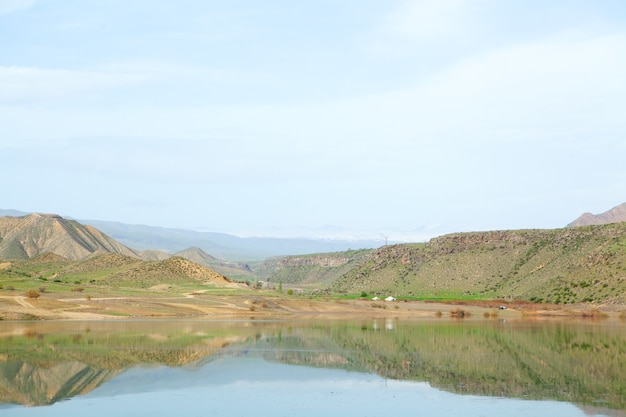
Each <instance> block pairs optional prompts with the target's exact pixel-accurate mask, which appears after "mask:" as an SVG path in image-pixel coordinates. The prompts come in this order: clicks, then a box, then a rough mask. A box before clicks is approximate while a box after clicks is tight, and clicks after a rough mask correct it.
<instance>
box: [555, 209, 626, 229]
mask: <svg viewBox="0 0 626 417" xmlns="http://www.w3.org/2000/svg"><path fill="white" fill-rule="evenodd" d="M620 222H626V203H623V204H620V205H619V206H616V207H613V208H612V209H611V210H608V211H605V212H604V213H600V214H591V213H583V214H582V215H580V217H578V218H577V219H576V220H574V221H573V222H571V223H570V224H568V225H567V227H578V226H591V225H596V224H609V223H620Z"/></svg>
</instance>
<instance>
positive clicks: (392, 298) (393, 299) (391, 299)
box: [385, 296, 396, 301]
mask: <svg viewBox="0 0 626 417" xmlns="http://www.w3.org/2000/svg"><path fill="white" fill-rule="evenodd" d="M385 301H396V299H395V298H394V297H392V296H389V297H387V298H385Z"/></svg>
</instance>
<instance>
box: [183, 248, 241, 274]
mask: <svg viewBox="0 0 626 417" xmlns="http://www.w3.org/2000/svg"><path fill="white" fill-rule="evenodd" d="M174 256H178V257H181V258H185V259H188V260H190V261H192V262H195V263H197V264H200V265H204V266H207V267H209V268H211V269H213V270H215V271H217V272H219V273H220V274H223V275H225V276H227V277H229V278H231V279H237V280H242V279H243V280H245V279H249V278H251V277H252V271H251V270H250V266H249V265H248V264H245V263H242V262H229V261H224V260H221V259H217V258H216V257H214V256H211V255H209V254H208V253H206V252H205V251H203V250H202V249H200V248H187V249H185V250H182V251H178V252H176V253H175V254H174Z"/></svg>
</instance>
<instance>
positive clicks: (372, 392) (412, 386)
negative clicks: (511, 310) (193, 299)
mask: <svg viewBox="0 0 626 417" xmlns="http://www.w3.org/2000/svg"><path fill="white" fill-rule="evenodd" d="M624 375H626V327H625V326H624V324H623V323H619V322H616V323H600V324H598V323H567V322H546V323H529V322H523V321H520V322H511V323H506V322H498V321H485V322H463V321H447V320H442V321H432V322H429V321H425V322H424V321H422V322H405V321H399V320H394V319H389V320H372V321H369V320H364V321H362V322H341V323H337V322H331V323H328V322H326V323H313V322H271V321H250V322H207V321H189V322H187V321H169V322H168V321H138V322H126V321H124V322H41V323H8V322H7V323H1V324H0V402H2V403H5V405H4V406H2V405H0V415H1V414H5V413H8V414H7V415H24V416H35V415H46V416H49V415H53V414H51V412H52V411H54V410H59V413H65V415H73V413H71V412H70V411H69V410H71V408H72V407H80V406H81V404H82V405H83V406H86V404H90V407H93V406H94V405H97V408H98V409H99V410H100V411H102V412H104V410H108V411H109V412H108V414H102V415H111V414H116V415H123V414H120V412H119V411H116V412H114V411H112V410H111V407H115V406H116V404H117V406H118V407H122V406H123V407H122V408H121V409H124V407H126V409H127V410H135V411H137V410H138V409H141V407H149V406H153V407H155V408H154V410H157V411H159V412H161V414H158V413H157V414H154V413H153V414H152V415H173V414H168V413H166V412H165V411H164V410H166V409H167V408H168V407H167V406H166V405H164V404H163V405H159V406H158V407H156V405H157V404H160V401H161V400H163V401H165V399H166V398H169V399H168V401H170V402H171V401H173V403H174V405H176V406H177V407H179V408H177V411H176V412H180V411H182V409H183V408H185V407H186V406H188V407H191V408H193V405H194V404H195V405H196V406H197V402H194V401H193V398H198V397H197V396H198V395H201V396H202V398H207V399H208V398H213V399H214V400H215V401H217V403H218V404H221V406H220V407H218V408H216V410H214V411H215V412H213V413H208V414H207V415H209V414H214V415H217V414H219V413H222V414H221V415H249V414H247V413H245V412H244V411H245V410H246V409H247V408H246V406H247V405H249V403H250V402H252V403H255V404H256V405H257V406H259V404H262V403H264V401H265V400H268V401H269V402H268V405H265V406H266V407H267V406H271V405H272V404H273V405H274V409H276V407H277V406H278V404H277V401H279V402H280V406H281V407H282V408H280V409H281V410H283V409H284V410H291V414H289V415H306V414H305V412H304V411H303V410H298V404H299V405H300V408H302V407H304V406H305V405H306V406H307V407H309V408H310V407H311V404H315V405H316V406H315V407H313V409H314V410H315V412H312V413H311V414H310V415H320V414H322V413H323V412H325V411H324V410H323V408H324V407H325V406H328V405H330V404H333V401H334V400H337V401H338V400H339V399H340V398H341V402H342V403H344V404H350V409H351V410H354V411H355V412H356V410H358V411H359V413H360V414H359V415H369V414H367V413H369V411H367V409H364V408H366V407H374V408H373V410H374V409H375V410H376V413H374V412H373V411H372V414H371V415H391V414H394V415H397V412H398V411H399V410H410V411H411V412H412V415H434V414H439V415H441V414H447V415H455V414H456V411H459V412H460V411H462V410H463V404H465V407H469V406H470V405H472V406H478V408H477V409H476V410H477V412H476V414H477V415H478V414H481V415H496V412H497V410H500V414H499V415H502V411H503V410H502V409H501V407H503V406H504V405H503V404H508V406H509V407H510V406H511V403H508V401H513V400H504V398H509V399H514V398H517V399H523V400H525V401H522V402H516V403H515V407H514V410H511V409H506V410H504V411H506V412H505V413H504V414H505V415H508V416H510V415H525V414H523V413H526V411H528V413H529V414H528V415H547V414H548V410H550V409H551V408H552V407H557V408H559V410H560V411H558V413H559V414H560V415H586V414H587V415H593V414H597V413H600V414H603V415H615V416H623V415H626V413H624V410H626V378H624ZM270 387H272V388H271V389H270ZM434 388H436V389H434ZM155 393H157V394H156V395H155ZM164 393H169V394H168V395H165V394H164ZM261 394H264V395H266V397H264V396H262V395H261ZM459 394H461V395H459ZM215 395H218V396H215ZM172 396H173V397H172ZM194 396H196V397H194ZM242 396H243V397H242ZM68 398H73V399H72V401H69V402H67V401H65V402H63V403H58V404H56V405H54V406H53V407H44V408H37V407H35V408H32V407H31V408H22V407H18V406H15V405H14V404H21V405H27V406H40V405H50V404H55V403H57V402H59V401H60V400H63V399H68ZM176 398H178V399H176ZM184 398H187V399H188V400H189V401H190V404H188V405H185V404H182V403H181V402H183V401H185V400H184ZM142 399H143V400H145V401H147V402H145V403H144V404H143V405H141V404H142V403H141V401H142ZM225 399H228V401H226V402H228V403H229V404H230V403H232V404H231V405H232V407H234V408H229V406H227V405H226V404H224V400H225ZM374 399H376V402H378V401H388V402H390V403H389V404H384V403H381V404H378V403H376V404H373V403H372V401H373V400H374ZM530 400H542V401H541V402H537V401H530ZM545 400H549V402H545ZM125 401H128V402H129V403H128V404H126V405H123V404H124V403H125ZM351 401H352V403H351ZM416 401H419V402H420V406H419V407H417V408H416V404H417V403H416ZM553 401H559V402H553ZM563 401H565V402H568V403H572V404H576V405H577V406H573V405H568V404H564V403H562V402H563ZM422 402H423V404H422ZM244 403H245V404H244ZM318 403H319V404H318ZM130 404H134V405H132V406H131V405H130ZM425 404H439V408H438V409H437V410H436V412H435V410H434V409H430V408H428V407H426V405H425ZM520 404H523V406H521V405H520ZM337 406H339V405H337ZM128 407H130V408H128ZM344 407H346V405H344ZM385 407H387V410H388V414H386V412H385V411H384V410H385ZM402 407H407V408H402ZM446 407H447V408H446ZM457 407H460V408H458V409H457ZM537 407H539V408H537ZM381 408H382V410H383V411H381ZM427 409H430V410H431V412H430V413H428V412H425V410H427ZM445 409H447V410H448V411H450V413H446V412H444V411H445ZM555 409H556V408H555ZM199 410H200V409H198V410H197V411H196V414H197V413H198V412H199ZM202 410H205V409H202ZM229 410H230V411H229ZM455 410H456V411H455ZM478 410H479V411H478ZM489 410H491V411H489ZM515 410H518V411H519V412H518V411H515ZM523 410H526V411H523ZM567 410H569V411H567ZM83 411H84V410H83ZM92 411H94V410H92ZM92 411H90V414H92V415H93V414H94V413H93V412H92ZM205 411H206V410H205ZM465 411H470V410H469V409H467V408H466V409H465ZM531 411H532V412H531ZM18 412H19V413H21V414H17V413H18ZM492 412H493V414H491V413H492ZM570 412H571V413H570ZM37 413H41V414H37ZM255 413H256V414H261V415H265V414H264V413H260V412H259V409H258V408H256V412H255ZM285 413H287V411H285ZM346 413H347V411H346V412H344V411H343V409H342V414H344V415H346ZM381 413H382V414H381ZM568 413H570V414H568ZM196 414H193V413H191V414H188V415H196ZM333 414H334V413H333ZM550 414H551V415H554V413H550ZM59 415H61V414H59ZM128 415H136V414H128ZM197 415H200V414H197ZM202 415H204V414H202ZM273 415H280V414H279V413H278V414H276V413H274V414H273ZM285 415H287V414H285ZM347 415H350V414H347ZM355 415H356V414H355ZM400 415H403V414H402V413H400ZM464 415H472V413H471V412H466V413H464Z"/></svg>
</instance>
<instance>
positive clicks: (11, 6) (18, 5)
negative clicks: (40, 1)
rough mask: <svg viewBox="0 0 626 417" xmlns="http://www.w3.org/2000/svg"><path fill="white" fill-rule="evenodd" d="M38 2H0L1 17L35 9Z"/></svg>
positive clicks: (18, 0) (2, 0) (30, 0)
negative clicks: (31, 8)
mask: <svg viewBox="0 0 626 417" xmlns="http://www.w3.org/2000/svg"><path fill="white" fill-rule="evenodd" d="M36 2H37V0H0V16H2V15H5V14H10V13H15V12H17V11H20V10H24V9H28V8H30V7H33V6H34V5H35V3H36Z"/></svg>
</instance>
